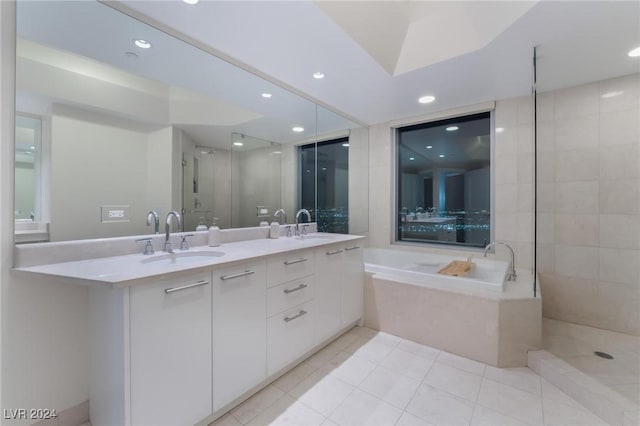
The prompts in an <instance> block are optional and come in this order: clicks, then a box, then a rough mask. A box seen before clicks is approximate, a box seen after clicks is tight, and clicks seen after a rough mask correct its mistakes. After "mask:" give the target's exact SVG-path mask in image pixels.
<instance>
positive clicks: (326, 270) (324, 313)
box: [315, 241, 364, 343]
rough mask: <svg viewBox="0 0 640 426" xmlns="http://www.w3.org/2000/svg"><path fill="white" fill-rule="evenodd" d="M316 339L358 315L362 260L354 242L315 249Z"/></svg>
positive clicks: (360, 302) (360, 298) (361, 283)
mask: <svg viewBox="0 0 640 426" xmlns="http://www.w3.org/2000/svg"><path fill="white" fill-rule="evenodd" d="M315 255H316V289H315V302H316V303H315V306H316V343H321V342H323V341H325V340H326V339H328V338H330V337H332V336H334V335H335V334H337V333H338V332H339V331H340V330H341V329H342V328H343V327H345V326H347V325H349V324H352V323H354V322H355V321H357V320H358V319H359V318H361V317H362V303H363V293H362V292H363V278H364V264H363V257H362V256H363V254H362V248H361V247H360V245H358V242H357V241H356V242H355V243H348V244H335V245H331V246H328V247H322V248H318V249H316V252H315Z"/></svg>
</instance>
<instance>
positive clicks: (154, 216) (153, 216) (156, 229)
mask: <svg viewBox="0 0 640 426" xmlns="http://www.w3.org/2000/svg"><path fill="white" fill-rule="evenodd" d="M151 219H153V232H154V234H159V233H160V219H159V218H158V213H157V212H156V211H155V210H149V213H147V226H151Z"/></svg>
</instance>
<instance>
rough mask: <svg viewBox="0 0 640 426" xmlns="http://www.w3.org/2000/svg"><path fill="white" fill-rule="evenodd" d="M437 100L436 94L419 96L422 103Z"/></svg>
mask: <svg viewBox="0 0 640 426" xmlns="http://www.w3.org/2000/svg"><path fill="white" fill-rule="evenodd" d="M435 100H436V97H435V96H431V95H427V96H422V97H420V98H418V102H420V103H421V104H430V103H431V102H433V101H435Z"/></svg>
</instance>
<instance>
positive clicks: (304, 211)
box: [296, 209, 311, 236]
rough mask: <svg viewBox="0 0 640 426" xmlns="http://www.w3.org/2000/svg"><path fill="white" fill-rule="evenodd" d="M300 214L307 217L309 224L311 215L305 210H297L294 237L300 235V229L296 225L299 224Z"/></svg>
mask: <svg viewBox="0 0 640 426" xmlns="http://www.w3.org/2000/svg"><path fill="white" fill-rule="evenodd" d="M302 213H304V214H305V215H307V222H311V213H309V210H307V209H300V210H298V213H296V236H298V235H300V227H299V226H298V223H299V222H300V215H301V214H302Z"/></svg>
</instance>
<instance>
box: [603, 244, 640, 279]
mask: <svg viewBox="0 0 640 426" xmlns="http://www.w3.org/2000/svg"><path fill="white" fill-rule="evenodd" d="M599 279H600V280H601V281H607V282H612V283H622V284H630V285H636V286H640V250H626V249H613V248H600V249H599Z"/></svg>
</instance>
